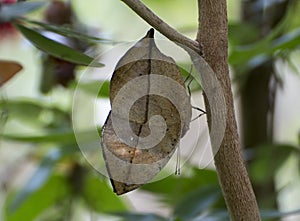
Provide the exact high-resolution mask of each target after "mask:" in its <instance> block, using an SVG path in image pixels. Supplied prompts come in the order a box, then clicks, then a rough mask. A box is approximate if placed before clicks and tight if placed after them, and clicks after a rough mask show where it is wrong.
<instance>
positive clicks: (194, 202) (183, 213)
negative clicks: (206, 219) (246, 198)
mask: <svg viewBox="0 0 300 221" xmlns="http://www.w3.org/2000/svg"><path fill="white" fill-rule="evenodd" d="M221 196H222V194H221V191H220V188H219V187H218V185H214V186H212V185H209V186H206V187H201V188H198V189H196V190H195V191H192V192H191V193H189V194H187V195H186V196H185V197H184V199H183V200H182V201H180V202H179V203H178V204H177V205H176V206H175V208H174V215H175V216H176V217H180V218H181V219H182V220H187V221H189V220H192V219H193V218H194V217H197V216H199V215H201V214H205V213H206V212H207V211H209V210H210V209H212V207H213V205H214V204H216V203H217V201H218V199H219V198H220V197H221Z"/></svg>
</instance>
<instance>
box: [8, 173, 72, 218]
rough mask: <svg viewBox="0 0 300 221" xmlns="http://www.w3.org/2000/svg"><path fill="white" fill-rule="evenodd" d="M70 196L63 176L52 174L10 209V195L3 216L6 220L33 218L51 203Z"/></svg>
mask: <svg viewBox="0 0 300 221" xmlns="http://www.w3.org/2000/svg"><path fill="white" fill-rule="evenodd" d="M69 196H70V188H69V185H68V183H67V180H66V178H65V177H63V176H60V175H53V176H52V177H51V178H50V179H49V180H47V182H46V183H44V184H43V185H42V186H41V187H40V188H37V189H35V190H34V191H33V192H32V194H31V195H30V196H29V197H27V198H26V200H25V201H23V202H22V204H21V205H20V206H18V207H17V208H15V209H14V210H12V208H11V203H12V199H13V198H12V196H10V197H9V198H8V199H7V202H6V210H5V217H6V221H20V220H24V219H26V220H34V218H36V217H37V216H38V215H39V214H40V213H42V212H43V211H45V210H46V209H47V208H49V207H51V206H52V205H54V204H56V203H59V202H61V201H63V200H65V199H66V198H67V197H69Z"/></svg>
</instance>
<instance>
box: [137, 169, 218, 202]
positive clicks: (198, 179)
mask: <svg viewBox="0 0 300 221" xmlns="http://www.w3.org/2000/svg"><path fill="white" fill-rule="evenodd" d="M217 184H218V178H217V174H216V172H215V171H213V170H199V169H197V168H192V171H191V174H190V175H189V176H185V177H184V176H183V175H181V176H180V177H178V176H169V177H167V178H166V179H163V180H160V181H157V182H153V183H148V184H146V185H144V186H143V187H142V189H143V190H146V191H149V192H151V193H154V194H158V195H160V196H161V197H162V200H163V201H164V202H166V203H168V204H170V205H172V206H174V205H176V204H177V203H179V202H180V201H181V200H182V199H183V198H184V197H185V196H186V194H188V193H191V192H193V191H194V190H197V189H198V188H201V187H205V186H208V185H212V186H214V185H217Z"/></svg>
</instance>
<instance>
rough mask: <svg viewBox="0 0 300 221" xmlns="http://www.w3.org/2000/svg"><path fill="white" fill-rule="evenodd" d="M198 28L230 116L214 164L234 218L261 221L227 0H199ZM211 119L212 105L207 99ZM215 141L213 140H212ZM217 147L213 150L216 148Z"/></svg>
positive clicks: (234, 219)
mask: <svg viewBox="0 0 300 221" xmlns="http://www.w3.org/2000/svg"><path fill="white" fill-rule="evenodd" d="M198 4H199V29H198V35H197V41H198V42H199V43H200V44H201V45H202V47H203V52H204V56H205V60H206V61H207V62H208V64H209V65H210V66H211V68H212V69H213V70H214V72H215V73H216V78H217V79H218V81H219V83H220V84H221V87H222V89H223V91H224V97H225V102H226V109H227V116H226V129H225V134H224V138H223V141H222V144H221V146H220V149H219V151H218V152H217V154H216V155H215V165H216V169H217V173H218V177H219V181H220V185H221V188H222V191H223V195H224V198H225V201H226V205H227V208H228V210H229V213H230V217H231V220H233V221H236V220H245V221H256V220H260V216H259V211H258V206H257V203H256V198H255V195H254V192H253V189H252V186H251V183H250V180H249V177H248V173H247V170H246V168H245V165H244V162H243V158H242V154H241V147H240V142H239V137H238V132H237V126H236V119H235V114H234V105H233V96H232V91H231V83H230V78H229V70H228V61H227V60H228V36H227V32H228V23H227V7H226V0H198ZM206 110H207V117H208V122H210V119H211V113H210V107H209V104H208V102H207V100H206ZM211 143H212V144H213V142H211ZM217 148H218V147H214V146H213V149H217Z"/></svg>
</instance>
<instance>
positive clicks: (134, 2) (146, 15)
mask: <svg viewBox="0 0 300 221" xmlns="http://www.w3.org/2000/svg"><path fill="white" fill-rule="evenodd" d="M121 1H123V2H124V3H125V4H126V5H127V6H128V7H130V8H131V9H132V10H133V11H134V12H135V13H136V14H138V15H139V16H140V17H141V18H143V19H144V20H145V21H146V22H147V23H148V24H150V25H151V26H152V27H153V28H155V29H156V30H157V31H159V32H160V33H162V34H163V35H164V36H166V37H167V38H168V39H169V40H171V41H173V42H176V43H179V44H181V45H184V46H186V47H188V48H190V49H192V50H194V51H196V52H197V53H199V54H200V47H199V43H198V42H197V41H194V40H192V39H190V38H188V37H186V36H184V35H182V34H180V33H179V32H178V31H176V30H175V29H174V28H172V27H171V26H170V25H168V24H167V23H166V22H164V21H163V20H162V19H161V18H159V17H158V16H157V15H156V14H155V13H153V12H152V11H151V10H150V9H149V8H148V7H147V6H146V5H144V4H143V3H142V2H141V1H140V0H121Z"/></svg>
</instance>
